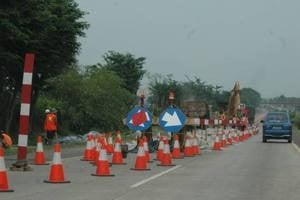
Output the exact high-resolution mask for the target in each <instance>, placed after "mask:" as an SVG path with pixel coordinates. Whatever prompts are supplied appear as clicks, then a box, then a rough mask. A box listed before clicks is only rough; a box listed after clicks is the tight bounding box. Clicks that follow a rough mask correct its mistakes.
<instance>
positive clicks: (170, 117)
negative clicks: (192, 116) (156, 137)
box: [159, 108, 186, 133]
mask: <svg viewBox="0 0 300 200" xmlns="http://www.w3.org/2000/svg"><path fill="white" fill-rule="evenodd" d="M185 120H186V117H185V115H184V114H183V112H182V111H181V110H180V109H178V108H167V109H166V110H165V111H164V112H162V113H161V114H160V116H159V125H160V126H161V127H162V128H163V129H164V130H165V131H166V132H174V133H177V132H179V131H180V129H182V128H183V126H184V124H185Z"/></svg>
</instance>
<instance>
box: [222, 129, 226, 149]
mask: <svg viewBox="0 0 300 200" xmlns="http://www.w3.org/2000/svg"><path fill="white" fill-rule="evenodd" d="M226 146H227V142H226V134H225V131H224V130H223V131H222V142H221V147H226Z"/></svg>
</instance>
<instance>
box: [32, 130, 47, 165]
mask: <svg viewBox="0 0 300 200" xmlns="http://www.w3.org/2000/svg"><path fill="white" fill-rule="evenodd" d="M33 164H34V165H49V163H46V160H45V154H44V149H43V139H42V136H38V138H37V146H36V151H35V158H34V163H33Z"/></svg>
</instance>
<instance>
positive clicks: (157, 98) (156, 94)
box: [148, 74, 182, 116]
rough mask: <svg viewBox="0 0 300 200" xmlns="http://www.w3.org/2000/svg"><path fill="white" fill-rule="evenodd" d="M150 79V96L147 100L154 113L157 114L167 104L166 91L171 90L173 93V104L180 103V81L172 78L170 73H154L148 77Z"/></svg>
mask: <svg viewBox="0 0 300 200" xmlns="http://www.w3.org/2000/svg"><path fill="white" fill-rule="evenodd" d="M150 79H151V80H150V84H149V90H150V97H149V99H148V101H149V103H150V104H151V105H152V111H153V114H154V115H156V116H157V115H158V114H159V113H161V112H162V111H163V110H164V109H165V108H166V107H167V106H168V92H169V91H171V90H172V91H173V92H174V93H175V104H176V105H179V104H180V100H181V94H182V90H181V89H182V87H181V83H179V82H178V81H176V80H174V79H173V77H172V75H167V76H166V77H164V76H161V75H159V74H156V75H154V76H152V77H150Z"/></svg>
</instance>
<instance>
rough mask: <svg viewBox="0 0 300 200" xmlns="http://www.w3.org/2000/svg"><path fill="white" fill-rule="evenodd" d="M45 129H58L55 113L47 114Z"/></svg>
mask: <svg viewBox="0 0 300 200" xmlns="http://www.w3.org/2000/svg"><path fill="white" fill-rule="evenodd" d="M44 129H45V131H57V119H56V115H55V114H54V113H49V114H46V119H45V122H44Z"/></svg>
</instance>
